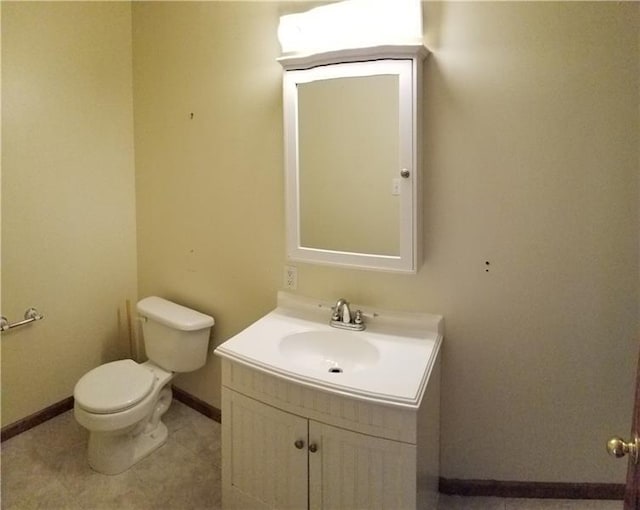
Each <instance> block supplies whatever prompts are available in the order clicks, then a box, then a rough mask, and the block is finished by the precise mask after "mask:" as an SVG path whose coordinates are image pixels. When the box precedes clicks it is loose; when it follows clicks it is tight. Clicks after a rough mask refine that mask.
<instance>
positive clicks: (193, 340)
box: [74, 297, 214, 475]
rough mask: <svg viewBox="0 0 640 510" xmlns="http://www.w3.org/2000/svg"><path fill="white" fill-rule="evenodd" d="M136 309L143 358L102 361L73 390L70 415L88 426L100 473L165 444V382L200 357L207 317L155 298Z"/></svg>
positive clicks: (114, 469) (205, 339)
mask: <svg viewBox="0 0 640 510" xmlns="http://www.w3.org/2000/svg"><path fill="white" fill-rule="evenodd" d="M138 312H139V313H140V315H141V316H142V317H143V320H144V322H143V326H142V330H143V335H144V343H145V347H146V351H147V355H148V356H149V360H148V361H146V362H144V363H141V364H140V363H136V362H135V361H133V360H131V359H125V360H120V361H113V362H110V363H106V364H104V365H101V366H99V367H97V368H94V369H93V370H91V371H89V372H88V373H86V374H85V375H84V376H82V377H81V378H80V380H79V381H78V383H77V384H76V386H75V389H74V415H75V418H76V420H77V421H78V423H79V424H80V425H82V426H83V427H85V428H86V429H88V430H89V445H88V458H89V465H90V466H91V467H92V468H93V469H94V470H95V471H98V472H100V473H104V474H111V475H113V474H118V473H121V472H123V471H126V470H127V469H129V468H130V467H131V466H133V465H134V464H135V463H136V462H138V461H140V460H141V459H143V458H144V457H146V456H147V455H149V454H150V453H152V452H153V451H154V450H156V449H157V448H159V447H160V446H162V445H163V444H164V443H165V441H166V440H167V435H168V432H167V427H166V426H165V424H164V423H162V420H161V417H162V415H163V414H164V413H165V412H166V411H167V410H168V409H169V406H170V405H171V398H172V394H171V384H170V383H171V381H172V380H173V378H174V377H175V375H176V373H178V372H188V371H192V370H196V369H197V368H200V367H201V366H202V365H204V363H205V362H206V355H207V345H208V342H209V333H210V330H211V327H212V326H213V322H214V321H213V318H212V317H210V316H208V315H204V314H201V313H200V312H196V311H195V310H191V309H189V308H186V307H183V306H181V305H178V304H175V303H172V302H170V301H167V300H164V299H162V298H157V297H150V298H145V299H143V300H141V301H140V302H139V303H138Z"/></svg>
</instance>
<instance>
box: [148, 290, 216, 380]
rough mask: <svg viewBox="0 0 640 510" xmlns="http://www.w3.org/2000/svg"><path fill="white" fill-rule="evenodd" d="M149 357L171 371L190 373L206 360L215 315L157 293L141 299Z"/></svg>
mask: <svg viewBox="0 0 640 510" xmlns="http://www.w3.org/2000/svg"><path fill="white" fill-rule="evenodd" d="M138 313H139V314H140V315H141V316H142V317H144V319H145V320H144V321H143V323H142V334H143V337H144V347H145V350H146V352H147V357H148V358H149V359H150V360H151V361H153V362H154V363H156V364H157V365H158V366H160V367H162V368H164V369H165V370H169V371H171V372H191V371H193V370H197V369H198V368H200V367H201V366H203V365H204V364H205V362H206V361H207V346H208V345H209V334H210V332H211V328H212V326H213V323H214V321H213V317H210V316H209V315H205V314H203V313H200V312H196V311H195V310H192V309H190V308H187V307H186V306H182V305H178V304H176V303H173V302H171V301H167V300H166V299H162V298H160V297H156V296H150V297H146V298H144V299H142V300H140V301H139V302H138Z"/></svg>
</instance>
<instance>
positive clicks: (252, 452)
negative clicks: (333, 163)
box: [222, 388, 416, 510]
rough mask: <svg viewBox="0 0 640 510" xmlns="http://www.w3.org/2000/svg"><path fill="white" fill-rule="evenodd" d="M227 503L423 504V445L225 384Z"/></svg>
mask: <svg viewBox="0 0 640 510" xmlns="http://www.w3.org/2000/svg"><path fill="white" fill-rule="evenodd" d="M222 413H223V416H224V419H223V422H222V423H223V426H222V429H223V431H222V433H223V437H222V441H223V454H222V455H223V470H222V485H223V494H222V496H223V507H224V508H225V509H231V508H235V509H243V510H245V509H249V508H254V509H296V510H298V509H304V508H309V509H312V510H319V509H354V508H362V509H365V508H366V509H377V508H379V509H385V508H387V509H394V510H396V509H397V510H400V509H404V508H415V507H416V477H415V466H416V446H415V445H411V444H407V443H403V442H400V441H393V440H389V439H381V438H377V437H372V436H369V435H366V434H361V433H357V432H352V431H349V430H345V429H342V428H339V427H334V426H331V425H327V424H324V423H320V422H317V421H314V420H309V419H307V418H304V417H300V416H297V415H295V414H291V413H288V412H286V411H282V410H281V409H277V408H275V407H272V406H269V405H266V404H264V403H261V402H259V401H257V400H254V399H252V398H248V397H246V396H244V395H242V394H240V393H238V392H235V391H233V390H230V389H228V388H223V390H222Z"/></svg>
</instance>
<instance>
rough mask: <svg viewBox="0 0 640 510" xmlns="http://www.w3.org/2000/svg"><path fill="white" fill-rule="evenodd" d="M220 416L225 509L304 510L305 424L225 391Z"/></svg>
mask: <svg viewBox="0 0 640 510" xmlns="http://www.w3.org/2000/svg"><path fill="white" fill-rule="evenodd" d="M222 416H223V417H224V418H223V420H222V434H223V459H222V463H223V468H222V485H223V494H222V497H223V506H224V508H225V509H228V508H238V509H242V510H248V509H253V508H255V509H296V510H298V509H301V508H307V505H308V499H307V494H308V465H307V456H308V450H307V435H308V421H307V420H306V419H305V418H301V417H299V416H295V415H293V414H290V413H287V412H285V411H281V410H279V409H276V408H274V407H271V406H268V405H265V404H262V403H260V402H258V401H256V400H253V399H251V398H247V397H245V396H243V395H241V394H239V393H236V392H234V391H231V390H228V389H227V388H223V390H222ZM300 441H301V442H300ZM296 442H297V444H296Z"/></svg>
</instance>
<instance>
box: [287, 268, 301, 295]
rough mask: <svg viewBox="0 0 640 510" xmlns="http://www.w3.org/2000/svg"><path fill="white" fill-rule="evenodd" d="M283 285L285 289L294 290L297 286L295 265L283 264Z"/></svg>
mask: <svg viewBox="0 0 640 510" xmlns="http://www.w3.org/2000/svg"><path fill="white" fill-rule="evenodd" d="M284 287H285V289H291V290H296V289H297V288H298V268H297V267H295V266H284Z"/></svg>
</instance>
